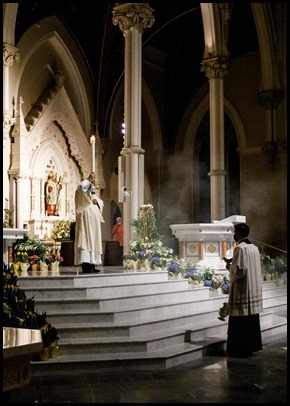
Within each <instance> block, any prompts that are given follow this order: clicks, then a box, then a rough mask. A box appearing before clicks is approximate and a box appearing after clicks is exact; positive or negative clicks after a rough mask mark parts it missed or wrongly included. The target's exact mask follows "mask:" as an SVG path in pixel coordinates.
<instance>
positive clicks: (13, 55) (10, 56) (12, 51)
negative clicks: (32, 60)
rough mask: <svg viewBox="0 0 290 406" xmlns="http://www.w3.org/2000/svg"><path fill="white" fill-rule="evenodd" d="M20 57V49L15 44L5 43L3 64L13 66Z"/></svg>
mask: <svg viewBox="0 0 290 406" xmlns="http://www.w3.org/2000/svg"><path fill="white" fill-rule="evenodd" d="M19 58H20V52H19V49H18V48H16V47H14V46H13V45H10V44H7V43H6V42H4V43H3V66H8V67H9V68H11V66H12V65H13V63H14V62H15V61H16V62H17V61H18V60H19Z"/></svg>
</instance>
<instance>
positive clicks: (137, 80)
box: [113, 3, 155, 254]
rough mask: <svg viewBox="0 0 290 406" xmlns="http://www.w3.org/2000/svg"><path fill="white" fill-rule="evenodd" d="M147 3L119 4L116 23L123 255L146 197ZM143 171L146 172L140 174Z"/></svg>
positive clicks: (149, 22) (150, 21)
mask: <svg viewBox="0 0 290 406" xmlns="http://www.w3.org/2000/svg"><path fill="white" fill-rule="evenodd" d="M153 11H154V10H153V9H152V8H151V7H149V6H148V3H116V6H115V7H114V9H113V24H114V25H117V24H118V25H119V28H120V29H121V31H122V32H123V35H124V37H125V76H124V112H125V113H124V118H125V128H126V130H125V131H126V132H125V135H124V147H123V149H122V151H121V155H123V156H124V157H125V188H126V191H125V193H124V197H123V205H124V206H123V223H124V254H125V253H126V252H128V250H129V241H130V240H131V239H133V233H134V229H133V227H132V220H133V219H135V218H137V215H138V209H139V206H140V205H142V204H143V196H144V167H143V166H144V159H143V158H142V159H140V156H142V155H143V154H144V152H145V151H144V150H143V149H142V147H141V98H142V97H141V96H142V72H141V62H142V54H141V52H142V33H143V31H144V30H145V28H147V27H149V28H150V27H151V26H152V25H153V23H154V21H155V18H154V17H153V15H152V13H153ZM140 174H142V175H143V177H142V176H140Z"/></svg>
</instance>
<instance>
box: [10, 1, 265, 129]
mask: <svg viewBox="0 0 290 406" xmlns="http://www.w3.org/2000/svg"><path fill="white" fill-rule="evenodd" d="M148 4H149V5H150V7H152V8H153V9H154V12H153V15H154V17H155V23H154V24H153V26H152V27H151V28H147V29H145V31H144V33H143V35H142V43H143V55H144V54H145V50H146V47H154V48H156V49H157V50H160V51H161V52H162V53H163V54H164V55H166V63H165V66H164V80H165V86H164V88H165V89H166V90H165V94H164V103H165V104H164V106H165V112H166V114H165V116H166V118H167V119H166V127H167V129H166V128H164V131H165V132H167V133H168V132H170V131H174V128H176V126H177V125H178V122H179V119H180V116H181V115H182V114H183V113H184V111H185V109H186V106H187V105H188V103H189V100H190V99H191V98H192V96H193V94H194V93H195V92H196V91H197V90H198V89H199V87H200V86H201V85H202V84H203V83H205V82H206V81H207V78H206V77H205V75H204V73H201V72H200V64H201V61H202V57H203V52H204V36H203V27H202V19H201V11H200V3H193V2H191V1H178V2H163V1H151V2H150V3H148ZM233 4H234V7H233V12H232V20H231V26H230V35H229V51H230V58H232V59H233V58H236V57H239V56H241V55H242V54H244V53H247V52H249V51H252V50H254V49H256V48H257V36H256V32H255V28H254V23H253V16H252V14H251V8H250V3H239V4H237V3H233ZM115 5H116V3H108V2H103V1H99V0H98V1H96V2H95V1H94V2H91V1H83V2H79V1H73V2H65V1H61V2H54V1H47V2H25V1H24V2H21V3H19V6H18V17H17V21H16V33H15V39H16V45H17V42H18V41H19V39H20V38H21V36H22V35H23V34H24V32H25V31H26V30H27V29H28V28H29V26H30V25H32V24H34V23H36V22H37V21H39V20H40V19H42V18H44V17H47V16H51V15H55V16H57V17H58V18H59V19H60V20H61V21H62V22H63V23H64V25H65V26H66V27H67V29H68V30H69V31H70V32H71V34H72V36H73V37H74V38H75V40H76V42H77V43H78V45H79V47H80V49H81V51H82V53H83V54H84V56H85V59H86V61H87V64H88V67H89V70H90V72H91V74H92V78H93V81H94V83H95V92H96V99H97V104H98V105H99V102H98V101H99V100H102V106H101V107H99V109H100V110H103V111H100V112H99V113H98V114H99V117H98V118H99V119H100V116H101V117H102V116H103V117H104V116H105V114H106V113H105V111H106V112H107V111H108V109H109V108H110V100H112V96H113V93H114V92H115V90H116V88H117V85H118V83H120V79H121V78H122V75H123V70H124V36H123V34H122V32H121V30H120V29H119V27H118V26H115V25H113V23H112V16H113V15H112V10H113V8H114V6H115ZM245 27H246V29H245ZM104 106H105V107H104ZM97 109H98V106H97ZM99 121H102V120H99ZM100 124H101V125H102V123H101V122H100ZM167 130H168V131H167Z"/></svg>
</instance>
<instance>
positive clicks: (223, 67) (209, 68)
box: [200, 56, 228, 79]
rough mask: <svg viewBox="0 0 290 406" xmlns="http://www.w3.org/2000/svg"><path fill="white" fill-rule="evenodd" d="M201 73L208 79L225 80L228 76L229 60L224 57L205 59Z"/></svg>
mask: <svg viewBox="0 0 290 406" xmlns="http://www.w3.org/2000/svg"><path fill="white" fill-rule="evenodd" d="M200 71H201V72H204V73H205V75H206V77H207V78H208V79H214V78H224V77H225V76H226V75H227V74H228V60H227V58H226V57H224V56H221V57H215V58H208V59H204V60H203V61H202V62H201V68H200Z"/></svg>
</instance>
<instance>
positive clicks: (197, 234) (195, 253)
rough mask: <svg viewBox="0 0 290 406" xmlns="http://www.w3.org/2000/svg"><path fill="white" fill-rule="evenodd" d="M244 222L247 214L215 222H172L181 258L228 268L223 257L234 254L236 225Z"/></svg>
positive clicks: (219, 267)
mask: <svg viewBox="0 0 290 406" xmlns="http://www.w3.org/2000/svg"><path fill="white" fill-rule="evenodd" d="M244 222H246V217H245V216H239V215H234V216H230V217H227V218H225V219H223V220H220V221H215V222H213V223H195V224H171V225H170V228H171V230H172V233H173V234H174V236H175V237H176V238H177V239H178V242H179V246H178V254H179V258H180V259H184V260H187V261H192V262H194V263H198V264H200V265H203V266H212V267H214V268H216V269H221V270H223V269H226V268H225V265H226V264H225V261H224V260H223V257H226V258H231V257H232V256H233V250H234V247H235V241H234V239H233V232H234V225H235V224H238V223H244Z"/></svg>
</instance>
